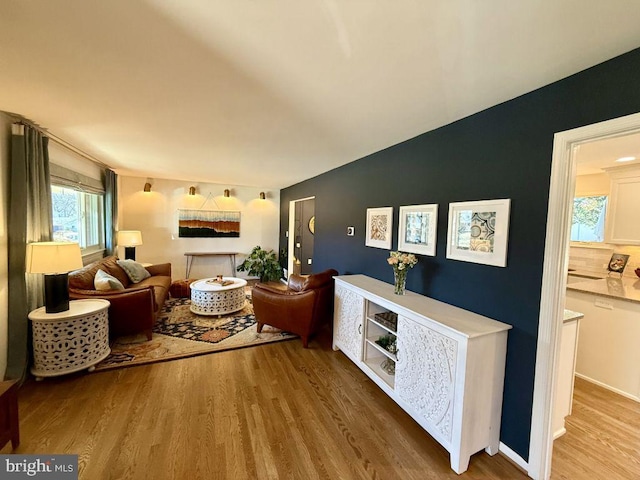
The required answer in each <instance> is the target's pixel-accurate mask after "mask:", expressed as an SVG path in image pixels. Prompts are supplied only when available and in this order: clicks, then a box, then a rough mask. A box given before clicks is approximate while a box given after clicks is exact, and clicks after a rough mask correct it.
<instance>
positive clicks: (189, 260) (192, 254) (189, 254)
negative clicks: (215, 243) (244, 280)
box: [184, 252, 238, 278]
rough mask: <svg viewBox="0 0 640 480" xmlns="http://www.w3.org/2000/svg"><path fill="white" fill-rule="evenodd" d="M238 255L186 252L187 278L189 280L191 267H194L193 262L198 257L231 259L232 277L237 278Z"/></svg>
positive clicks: (232, 253)
mask: <svg viewBox="0 0 640 480" xmlns="http://www.w3.org/2000/svg"><path fill="white" fill-rule="evenodd" d="M236 255H238V252H186V253H185V254H184V256H185V257H187V270H186V272H185V278H189V274H190V273H191V267H192V266H193V261H194V260H195V258H196V257H218V256H223V257H229V261H230V262H231V276H232V277H235V276H236Z"/></svg>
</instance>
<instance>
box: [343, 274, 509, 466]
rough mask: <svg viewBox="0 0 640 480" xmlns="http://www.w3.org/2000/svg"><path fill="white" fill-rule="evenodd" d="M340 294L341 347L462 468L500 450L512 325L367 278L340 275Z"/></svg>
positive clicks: (452, 463) (452, 462)
mask: <svg viewBox="0 0 640 480" xmlns="http://www.w3.org/2000/svg"><path fill="white" fill-rule="evenodd" d="M335 297H336V298H335V299H336V309H335V314H334V339H333V345H334V349H340V350H342V351H343V353H345V355H347V357H349V358H350V359H351V360H352V361H353V362H354V363H355V364H356V365H357V366H358V367H359V368H360V369H362V371H363V372H364V373H365V374H366V375H368V376H369V378H371V379H372V380H373V381H374V382H375V383H376V384H377V385H378V386H380V388H382V389H383V390H384V391H385V392H386V393H387V394H388V395H389V396H390V397H391V398H392V399H393V400H394V401H395V402H396V403H397V404H398V405H399V406H400V407H402V408H403V409H404V410H405V411H406V412H407V413H408V414H409V415H411V417H412V418H413V419H414V420H415V421H416V422H418V424H420V425H421V426H422V427H423V428H424V429H425V430H426V431H427V432H428V433H429V434H430V435H431V436H432V437H433V438H435V439H436V440H437V441H438V442H439V443H440V444H441V445H443V446H444V447H445V448H446V449H447V450H448V451H449V453H450V461H451V468H452V469H453V470H454V471H455V472H457V473H462V472H464V471H465V470H467V467H468V465H469V459H470V457H471V455H473V454H474V453H476V452H478V451H480V450H482V449H485V450H486V451H487V453H489V454H490V455H494V454H495V453H497V452H498V446H499V441H500V439H499V434H500V418H501V413H502V391H503V384H504V367H505V356H506V344H507V332H508V330H509V329H510V328H511V326H510V325H507V324H505V323H501V322H498V321H495V320H492V319H489V318H487V317H483V316H481V315H477V314H475V313H472V312H469V311H466V310H463V309H461V308H458V307H454V306H451V305H447V304H445V303H442V302H439V301H437V300H434V299H431V298H428V297H425V296H422V295H418V294H416V293H413V292H407V293H406V295H395V294H394V293H393V286H392V285H390V284H387V283H384V282H381V281H379V280H375V279H373V278H370V277H366V276H364V275H346V276H338V277H336V294H335ZM358 314H359V317H358ZM363 325H364V328H362V326H363ZM349 336H351V338H347V337H349ZM394 340H395V341H396V343H395V346H396V347H397V349H396V347H394V346H393V345H394V344H393V341H394ZM389 344H391V347H389ZM383 345H387V347H386V348H385V347H384V346H383Z"/></svg>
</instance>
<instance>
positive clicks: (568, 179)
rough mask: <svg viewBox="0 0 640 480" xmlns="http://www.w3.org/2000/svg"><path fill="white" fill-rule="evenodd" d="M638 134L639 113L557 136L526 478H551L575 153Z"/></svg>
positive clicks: (550, 194)
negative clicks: (577, 148)
mask: <svg viewBox="0 0 640 480" xmlns="http://www.w3.org/2000/svg"><path fill="white" fill-rule="evenodd" d="M637 132H640V114H633V115H628V116H626V117H621V118H617V119H613V120H608V121H605V122H601V123H597V124H593V125H588V126H585V127H580V128H576V129H573V130H568V131H565V132H559V133H557V134H556V135H555V137H554V145H553V160H552V165H551V182H550V188H549V205H548V214H547V235H546V241H545V253H544V265H543V275H542V292H541V300H540V318H539V328H538V343H537V357H536V371H535V384H534V394H533V412H532V422H531V437H530V449H529V452H530V453H529V461H528V474H529V476H531V477H532V478H534V479H548V478H549V477H550V475H551V455H552V448H553V428H552V407H553V394H554V384H555V381H556V375H555V373H556V372H555V370H556V367H557V360H558V356H559V347H560V342H559V340H560V336H561V328H562V322H559V321H557V319H559V318H562V317H563V312H564V299H565V290H566V283H567V271H568V268H569V265H568V264H569V258H568V248H569V235H570V230H571V228H570V227H571V220H572V215H571V214H572V209H573V194H574V191H575V185H576V171H577V165H576V163H577V162H576V158H575V155H574V154H573V153H574V149H575V148H576V147H579V146H580V145H584V144H587V143H590V142H594V141H598V140H603V139H607V138H613V137H618V136H625V135H629V134H630V133H637Z"/></svg>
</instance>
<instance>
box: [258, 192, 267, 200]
mask: <svg viewBox="0 0 640 480" xmlns="http://www.w3.org/2000/svg"><path fill="white" fill-rule="evenodd" d="M265 198H267V196H266V195H265V193H264V192H260V200H264V199H265Z"/></svg>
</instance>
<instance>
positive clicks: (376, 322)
mask: <svg viewBox="0 0 640 480" xmlns="http://www.w3.org/2000/svg"><path fill="white" fill-rule="evenodd" d="M367 320H368V321H370V322H371V323H374V324H375V325H377V326H378V327H380V328H382V329H383V330H385V331H387V332H389V333H391V334H392V335H396V330H394V329H392V328H391V327H388V326H386V325H384V324H382V323H380V322H379V321H377V320H376V319H375V317H367Z"/></svg>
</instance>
